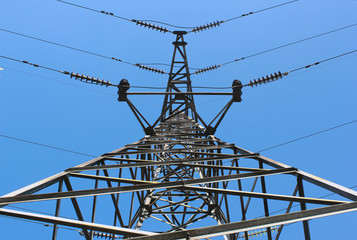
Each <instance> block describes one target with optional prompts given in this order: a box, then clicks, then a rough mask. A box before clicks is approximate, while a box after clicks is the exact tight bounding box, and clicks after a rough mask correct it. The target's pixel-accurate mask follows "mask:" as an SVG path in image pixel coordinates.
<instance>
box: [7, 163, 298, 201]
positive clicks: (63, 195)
mask: <svg viewBox="0 0 357 240" xmlns="http://www.w3.org/2000/svg"><path fill="white" fill-rule="evenodd" d="M296 171H297V169H296V168H286V169H276V170H264V171H261V172H253V173H242V174H234V175H226V176H217V177H207V178H198V179H192V180H185V181H180V182H161V183H156V184H140V185H132V186H123V187H110V188H101V189H89V190H77V191H70V192H60V193H42V194H36V195H21V196H15V197H1V198H0V204H9V203H20V202H33V201H41V200H51V199H60V198H73V197H86V196H95V195H107V194H113V193H119V192H136V191H145V190H153V189H160V188H161V189H162V188H177V187H184V186H187V185H193V184H203V183H212V182H220V181H228V180H235V179H243V178H251V177H256V176H268V175H275V174H292V173H295V172H296Z"/></svg>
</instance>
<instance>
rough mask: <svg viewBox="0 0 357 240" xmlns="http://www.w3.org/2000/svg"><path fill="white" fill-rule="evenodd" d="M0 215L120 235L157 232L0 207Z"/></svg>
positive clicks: (140, 234) (148, 234)
mask: <svg viewBox="0 0 357 240" xmlns="http://www.w3.org/2000/svg"><path fill="white" fill-rule="evenodd" d="M0 215H5V216H10V217H16V218H22V219H28V220H34V221H40V222H46V223H53V224H58V225H63V226H69V227H76V228H83V229H88V230H95V231H100V232H109V233H114V234H120V235H129V236H152V235H156V234H157V233H153V232H147V231H142V230H136V229H130V228H123V227H113V226H109V225H104V224H98V223H90V222H85V221H79V220H74V219H67V218H61V217H53V216H47V215H43V214H37V213H28V212H22V211H16V210H10V209H4V208H3V209H0Z"/></svg>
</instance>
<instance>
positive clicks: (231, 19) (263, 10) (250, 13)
mask: <svg viewBox="0 0 357 240" xmlns="http://www.w3.org/2000/svg"><path fill="white" fill-rule="evenodd" d="M298 1H299V0H294V1H290V2H285V3H282V4H278V5H275V6H272V7H268V8H264V9H261V10H257V11H255V12H249V13H246V14H243V15H240V16H237V17H233V18H230V19H227V20H225V21H224V22H229V21H233V20H236V19H238V18H242V17H245V16H248V15H252V14H255V13H260V12H265V11H267V10H270V9H273V8H277V7H281V6H284V5H287V4H290V3H293V2H298Z"/></svg>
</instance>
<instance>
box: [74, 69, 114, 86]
mask: <svg viewBox="0 0 357 240" xmlns="http://www.w3.org/2000/svg"><path fill="white" fill-rule="evenodd" d="M70 76H71V78H74V79H76V80H79V81H82V82H85V83H90V84H95V85H101V86H106V87H108V86H113V84H112V83H111V82H109V81H104V80H100V79H99V78H94V77H89V76H84V75H83V74H82V75H80V74H79V73H74V72H71V73H70Z"/></svg>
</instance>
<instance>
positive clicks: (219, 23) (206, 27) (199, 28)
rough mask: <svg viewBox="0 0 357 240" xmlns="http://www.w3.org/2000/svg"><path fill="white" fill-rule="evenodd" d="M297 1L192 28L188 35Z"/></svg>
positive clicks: (294, 0)
mask: <svg viewBox="0 0 357 240" xmlns="http://www.w3.org/2000/svg"><path fill="white" fill-rule="evenodd" d="M297 1H299V0H293V1H290V2H286V3H282V4H278V5H275V6H272V7H268V8H264V9H261V10H257V11H255V12H249V13H245V14H242V15H240V16H237V17H233V18H230V19H227V20H221V21H215V22H211V23H208V24H205V25H202V26H198V27H194V28H193V29H192V30H191V31H189V33H191V32H194V33H197V32H200V31H203V30H208V29H211V28H215V27H219V26H220V25H221V24H222V23H225V22H229V21H233V20H236V19H238V18H242V17H246V16H249V15H252V14H255V13H260V12H264V11H267V10H270V9H273V8H277V7H281V6H284V5H287V4H290V3H293V2H297Z"/></svg>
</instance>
